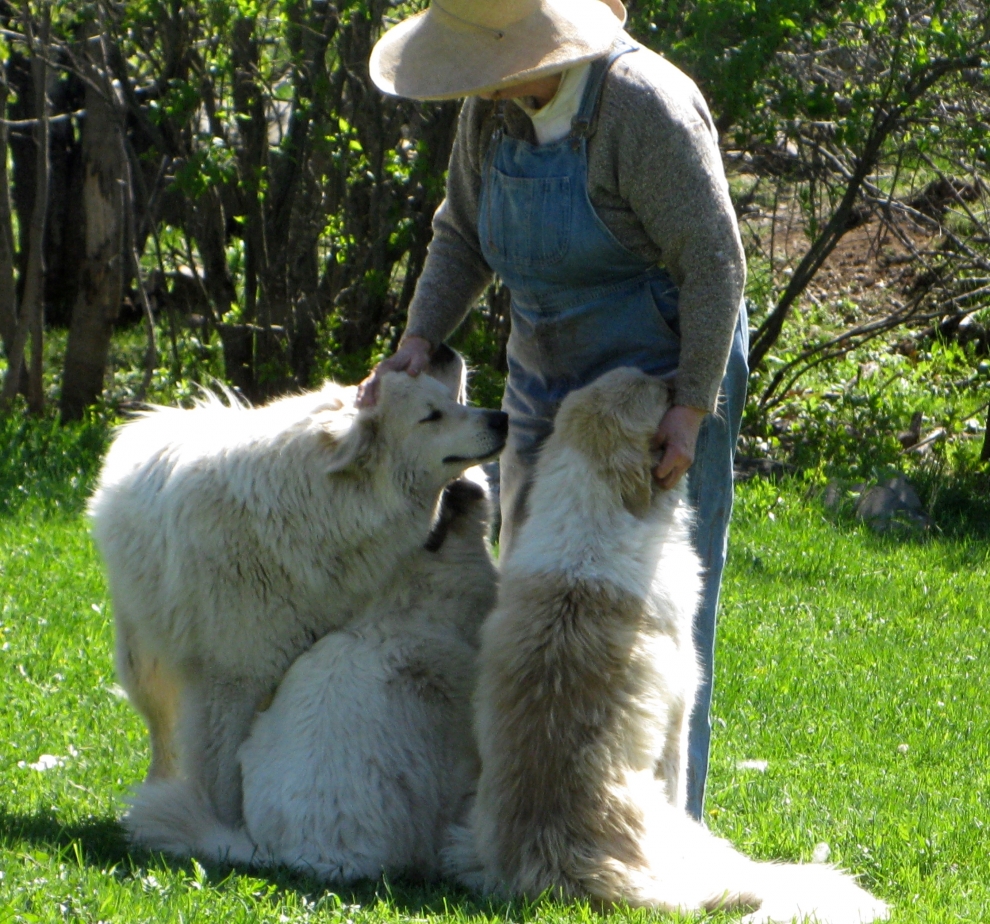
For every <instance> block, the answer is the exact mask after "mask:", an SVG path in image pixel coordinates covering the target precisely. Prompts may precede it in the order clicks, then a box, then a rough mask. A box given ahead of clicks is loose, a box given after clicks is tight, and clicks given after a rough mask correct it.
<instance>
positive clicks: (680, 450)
mask: <svg viewBox="0 0 990 924" xmlns="http://www.w3.org/2000/svg"><path fill="white" fill-rule="evenodd" d="M707 413H708V412H707V411H703V410H701V408H697V407H688V406H687V405H686V404H675V405H673V407H670V408H668V409H667V413H666V414H664V415H663V419H662V420H661V421H660V426H659V427H658V428H657V432H656V434H655V435H654V437H653V441H652V443H651V446H652V448H653V449H660V450H663V455H662V456H661V457H660V461H659V462H658V463H657V464H656V467H655V468H654V469H653V477H654V478H655V479H656V480H657V483H658V484H659V485H660V487H661V488H665V489H667V490H670V489H671V488H672V487H674V486H675V485H676V484H677V482H678V481H680V480H681V478H682V476H683V475H684V473H685V472H686V471H687V470H688V469H689V468H690V467H691V463H692V462H694V449H695V445H696V444H697V442H698V431H699V430H700V429H701V422H702V421H703V420H704V419H705V414H707Z"/></svg>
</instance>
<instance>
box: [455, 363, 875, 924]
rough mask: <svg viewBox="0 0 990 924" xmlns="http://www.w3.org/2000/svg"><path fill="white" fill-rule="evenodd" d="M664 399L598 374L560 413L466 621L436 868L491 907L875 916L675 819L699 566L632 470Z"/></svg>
mask: <svg viewBox="0 0 990 924" xmlns="http://www.w3.org/2000/svg"><path fill="white" fill-rule="evenodd" d="M666 400H667V399H666V389H665V386H664V385H663V384H662V383H661V382H660V381H658V380H657V379H654V378H650V377H649V376H646V375H645V374H643V373H641V372H639V371H637V370H633V369H617V370H614V371H613V372H610V373H607V374H606V375H604V376H602V377H601V378H600V379H599V380H597V381H596V382H594V383H592V384H591V385H589V386H587V387H586V388H583V389H581V390H579V391H576V392H574V393H572V394H571V395H570V396H569V397H568V398H567V399H565V401H564V403H563V405H562V406H561V409H560V412H559V414H558V416H557V419H556V423H555V429H554V433H553V435H552V436H551V437H550V438H549V439H548V441H547V443H546V445H545V446H544V448H543V451H542V454H541V456H540V459H539V461H538V463H537V467H536V472H535V480H534V484H533V487H532V492H531V494H530V498H529V515H528V518H527V520H526V522H525V523H524V524H523V526H522V528H521V529H520V530H519V532H518V535H517V538H516V540H515V545H514V547H513V550H512V554H511V555H510V556H509V557H508V560H507V562H506V563H505V565H504V567H503V569H502V572H501V575H500V589H499V601H498V605H497V607H496V609H495V611H494V612H493V613H492V615H491V616H490V617H489V619H488V620H487V621H486V623H485V625H484V627H483V629H482V646H481V654H480V659H479V663H480V677H479V686H478V689H477V692H476V706H475V717H476V718H475V721H476V732H477V737H478V743H479V750H480V754H481V762H482V772H481V778H480V782H479V787H478V794H477V801H476V803H475V805H474V808H473V812H472V816H471V821H470V824H469V826H468V827H467V828H466V829H462V830H461V831H460V833H459V835H458V837H457V843H456V845H455V846H454V847H453V848H452V849H451V851H450V854H449V859H450V862H451V867H452V869H453V870H454V871H455V872H458V873H459V875H460V877H461V879H462V880H463V881H465V882H466V883H467V884H469V885H471V886H474V887H478V888H481V889H483V890H486V891H496V892H499V893H502V894H506V895H524V896H528V897H536V896H538V895H540V894H541V893H543V892H544V891H547V890H549V891H550V892H551V893H555V894H558V895H561V896H564V897H569V896H588V897H591V898H592V899H594V900H597V901H600V902H604V903H609V902H617V901H625V902H629V903H631V904H634V905H642V906H648V907H656V908H662V909H667V910H674V909H680V910H684V911H688V910H696V909H713V908H717V907H730V908H745V909H748V910H750V911H753V914H752V915H750V916H748V917H747V920H749V921H787V922H790V921H791V920H792V919H794V918H798V919H801V918H803V917H804V916H815V917H816V919H817V920H818V921H819V922H821V924H826V922H831V924H846V922H848V924H859V922H860V921H873V920H879V919H883V918H885V917H886V916H887V908H886V906H885V905H884V903H883V902H882V901H880V900H879V899H876V898H874V897H873V896H871V895H870V894H868V893H867V892H865V891H864V890H863V889H861V888H860V887H859V886H858V885H856V883H855V882H854V881H853V879H852V878H851V877H849V876H847V875H845V874H843V873H841V872H839V871H838V870H835V869H833V868H831V867H827V866H822V865H815V864H809V865H793V864H791V865H778V864H769V863H757V862H754V861H752V860H750V859H748V858H746V857H744V856H743V855H741V854H740V853H738V852H737V851H736V850H735V849H734V848H733V847H732V846H731V845H730V844H729V843H728V842H726V841H723V840H720V839H719V838H717V837H715V836H714V835H712V834H711V833H709V831H708V830H707V829H706V828H705V827H703V826H702V825H700V824H698V823H696V822H694V821H693V820H691V819H690V818H689V817H688V815H687V814H686V813H685V812H684V810H683V804H684V793H685V784H684V772H685V767H684V765H685V758H686V751H685V735H686V722H687V718H688V712H689V710H690V709H691V704H692V702H693V699H694V691H695V685H696V683H697V668H696V664H695V654H694V648H693V643H692V637H691V619H692V615H693V613H694V610H695V606H696V603H697V598H698V591H699V580H698V573H699V563H698V559H697V557H696V555H695V553H694V551H693V550H692V548H691V544H690V538H689V526H690V517H691V514H690V511H689V509H688V506H687V503H686V499H685V497H686V495H685V490H686V489H685V487H684V486H683V484H682V485H681V486H680V487H678V488H677V489H675V490H672V491H662V490H660V489H658V488H656V487H655V485H654V483H653V479H652V477H651V468H652V466H653V464H654V459H653V458H652V457H651V453H650V438H651V437H652V435H653V434H654V432H655V431H656V428H657V425H658V422H659V420H660V417H661V415H662V413H663V411H664V410H665V407H666Z"/></svg>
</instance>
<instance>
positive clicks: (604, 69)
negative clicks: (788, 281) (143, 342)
mask: <svg viewBox="0 0 990 924" xmlns="http://www.w3.org/2000/svg"><path fill="white" fill-rule="evenodd" d="M635 51H636V48H635V47H634V46H631V45H627V44H622V45H620V46H618V47H616V48H615V49H614V50H613V51H612V53H611V54H610V56H608V57H607V58H602V59H600V60H598V61H596V62H594V63H593V64H592V66H591V72H590V74H589V76H588V82H587V85H586V88H585V92H584V96H583V98H582V101H581V105H580V108H579V110H578V114H577V116H576V117H575V119H574V121H573V123H572V128H571V132H570V134H569V135H568V136H567V137H566V138H563V139H562V140H560V141H557V142H553V143H550V144H545V145H533V144H530V143H528V142H526V141H521V140H518V139H515V138H511V137H509V136H508V135H507V134H506V133H505V130H504V127H498V128H496V130H495V133H494V135H493V137H492V139H491V143H490V144H489V149H488V154H487V157H486V161H485V166H484V170H483V173H482V188H481V198H480V203H479V213H478V236H479V239H480V242H481V249H482V252H483V253H484V256H485V259H486V260H487V262H488V265H489V266H490V267H491V268H492V269H493V270H494V271H495V272H496V273H497V274H498V275H499V277H500V278H501V279H502V281H503V282H504V283H505V284H506V285H507V286H508V287H509V291H510V292H511V296H512V299H511V321H512V328H511V334H510V336H509V343H508V348H507V354H508V366H509V375H508V380H507V382H506V386H505V395H504V398H503V400H502V409H503V410H504V411H506V412H507V413H508V415H509V439H508V443H507V445H506V448H505V450H504V451H503V453H502V456H501V462H500V467H501V507H502V532H501V535H500V544H501V550H500V554H502V555H506V554H511V552H510V550H509V547H510V545H511V538H512V530H513V527H514V524H515V523H517V522H521V520H520V518H521V517H522V516H524V515H525V500H526V492H527V487H528V482H529V476H530V473H531V471H532V466H533V463H534V462H535V459H536V454H537V452H538V450H539V447H540V445H541V444H542V443H543V441H544V440H545V439H546V437H547V436H548V435H549V433H550V432H551V430H552V429H553V418H554V415H555V413H556V411H557V408H558V407H559V406H560V402H561V401H562V400H563V398H564V396H565V395H566V394H567V393H568V392H570V391H571V390H573V389H575V388H580V387H581V386H582V385H586V384H587V383H588V382H591V381H592V380H594V379H596V378H598V376H600V375H602V373H604V372H607V371H609V370H610V369H614V368H616V367H618V366H637V367H639V368H640V369H642V370H643V371H645V372H648V373H650V374H653V375H657V376H662V377H672V376H673V375H674V374H675V373H676V371H677V364H678V359H679V354H680V337H679V333H678V330H679V329H678V312H677V299H678V293H677V287H676V286H675V285H674V282H673V280H672V279H671V278H670V276H669V275H668V274H667V272H666V271H665V270H664V269H662V268H661V267H659V266H657V265H655V264H653V263H650V262H649V261H647V260H644V259H643V258H642V257H640V256H637V255H636V254H634V253H632V252H631V251H629V250H628V249H627V248H626V247H624V246H623V245H622V244H620V243H619V241H617V240H616V238H615V237H614V236H613V234H612V233H611V232H610V231H609V230H608V228H607V227H606V226H605V225H604V223H603V222H602V221H601V219H600V218H599V217H598V215H597V214H596V212H595V210H594V207H593V206H592V204H591V200H590V199H589V197H588V157H587V140H588V138H589V137H590V136H591V135H592V134H593V132H594V128H595V117H596V113H597V109H598V103H599V100H600V98H601V91H602V87H603V85H604V82H605V76H606V74H607V73H608V69H609V68H610V67H611V65H612V62H613V61H614V60H615V59H616V58H618V57H619V56H620V55H622V54H626V53H627V52H635ZM740 315H741V316H740V320H739V322H738V324H737V327H736V332H735V336H734V340H733V345H732V354H731V356H730V359H729V365H728V369H727V371H726V375H725V379H724V380H723V382H722V394H721V395H720V407H719V412H718V413H717V414H715V415H710V416H709V417H707V418H706V420H705V422H704V424H703V425H702V428H701V432H700V434H699V438H698V446H697V450H696V455H695V461H694V464H693V466H692V468H691V472H690V491H691V498H692V502H693V504H694V505H695V508H696V510H697V511H698V515H697V527H696V534H695V541H696V546H697V548H698V553H699V555H700V556H701V558H702V561H703V564H704V566H705V572H706V586H705V591H704V597H703V602H702V606H701V608H700V611H699V613H698V615H697V616H696V619H695V644H696V646H697V649H698V656H699V660H700V662H701V664H702V666H703V675H704V676H703V680H702V686H701V689H700V690H699V695H698V702H697V704H696V706H695V709H694V712H693V714H692V717H691V732H690V743H689V757H688V810H689V811H690V812H691V814H692V815H694V817H696V818H700V817H701V810H702V804H703V799H704V786H705V777H706V775H707V770H708V746H709V738H710V724H709V717H708V712H709V705H710V702H711V676H712V665H713V651H714V637H715V610H716V607H717V604H718V590H719V583H720V581H721V575H722V566H723V564H724V561H725V542H726V534H727V528H728V521H729V513H730V511H731V508H732V456H733V451H734V447H735V442H736V438H737V436H738V432H739V422H740V419H741V416H742V405H743V402H744V400H745V395H746V379H747V368H746V353H747V350H748V344H747V342H746V341H747V339H748V338H747V328H746V317H745V311H741V312H740Z"/></svg>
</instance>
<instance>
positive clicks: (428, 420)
mask: <svg viewBox="0 0 990 924" xmlns="http://www.w3.org/2000/svg"><path fill="white" fill-rule="evenodd" d="M441 417H443V411H437V410H433V411H430V413H429V414H427V415H426V416H425V417H424V418H423V419H422V420H421V421H420V423H431V422H432V421H434V420H440V418H441Z"/></svg>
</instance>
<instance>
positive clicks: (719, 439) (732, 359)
mask: <svg viewBox="0 0 990 924" xmlns="http://www.w3.org/2000/svg"><path fill="white" fill-rule="evenodd" d="M747 324H748V320H747V317H746V310H745V308H741V309H740V312H739V321H738V323H737V325H736V332H735V336H734V338H733V341H732V350H731V352H730V354H729V361H728V365H727V366H726V370H725V378H723V380H722V392H721V394H720V396H719V406H718V411H717V413H716V414H713V415H709V416H708V417H707V418H706V419H705V422H704V423H703V424H702V427H701V432H700V433H699V434H698V445H697V448H696V450H695V456H694V464H693V465H692V466H691V471H690V485H689V491H690V496H691V503H692V504H693V505H694V508H695V511H696V525H695V545H696V547H697V550H698V555H699V556H700V557H701V563H702V566H703V567H704V585H703V589H702V597H701V606H700V607H699V608H698V612H697V614H696V615H695V618H694V644H695V648H696V650H697V653H698V661H699V664H700V665H701V682H700V684H699V686H698V696H697V699H696V700H695V705H694V710H693V711H692V713H691V725H690V732H689V737H688V768H687V773H688V780H687V810H688V813H689V814H690V815H691V816H692V817H693V818H696V819H698V820H699V821H700V820H701V817H702V812H703V810H704V805H705V781H706V779H707V777H708V750H709V745H710V743H711V719H710V710H711V703H712V677H713V675H714V668H715V614H716V610H717V609H718V596H719V588H720V586H721V583H722V569H723V567H724V566H725V552H726V543H727V540H728V531H729V517H730V515H731V513H732V463H733V459H734V456H735V449H736V441H737V440H738V438H739V427H740V424H741V423H742V412H743V406H744V404H745V403H746V388H747V381H748V378H749V367H748V364H747V361H746V356H747V353H748V352H749V330H748V326H747Z"/></svg>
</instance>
